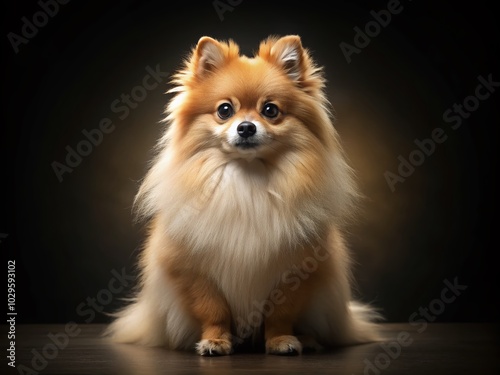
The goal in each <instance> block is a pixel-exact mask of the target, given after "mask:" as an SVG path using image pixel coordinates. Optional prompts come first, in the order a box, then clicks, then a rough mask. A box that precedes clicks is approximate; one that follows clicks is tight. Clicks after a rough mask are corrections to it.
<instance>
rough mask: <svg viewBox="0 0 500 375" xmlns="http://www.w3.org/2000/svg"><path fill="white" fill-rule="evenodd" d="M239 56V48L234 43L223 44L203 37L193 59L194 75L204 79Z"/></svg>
mask: <svg viewBox="0 0 500 375" xmlns="http://www.w3.org/2000/svg"><path fill="white" fill-rule="evenodd" d="M238 54H239V51H238V46H237V45H236V44H234V43H233V42H232V41H229V42H228V43H225V42H222V43H221V42H219V41H217V40H215V39H212V38H210V37H208V36H204V37H201V38H200V40H199V41H198V44H197V45H196V48H195V49H194V52H193V55H192V58H191V64H192V65H191V67H192V73H193V74H194V76H195V77H198V78H204V77H205V76H207V74H210V73H212V72H214V71H216V70H217V69H219V68H220V67H222V66H223V65H224V64H225V63H226V62H227V61H228V60H230V59H232V58H233V57H235V56H236V57H237V56H238Z"/></svg>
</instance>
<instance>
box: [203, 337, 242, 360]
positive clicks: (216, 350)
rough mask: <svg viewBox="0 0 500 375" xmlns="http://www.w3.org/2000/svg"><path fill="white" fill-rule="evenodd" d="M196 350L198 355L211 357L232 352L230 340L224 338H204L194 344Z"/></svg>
mask: <svg viewBox="0 0 500 375" xmlns="http://www.w3.org/2000/svg"><path fill="white" fill-rule="evenodd" d="M196 352H197V353H198V354H199V355H202V356H207V357H213V356H218V355H228V354H231V353H232V352H233V347H232V345H231V341H229V340H225V339H210V340H208V339H205V340H201V341H200V342H199V343H197V344H196Z"/></svg>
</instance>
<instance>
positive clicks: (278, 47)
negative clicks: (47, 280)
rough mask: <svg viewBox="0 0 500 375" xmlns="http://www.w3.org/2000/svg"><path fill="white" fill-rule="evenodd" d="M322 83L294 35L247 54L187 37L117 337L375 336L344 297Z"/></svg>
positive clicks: (341, 179) (271, 345)
mask: <svg viewBox="0 0 500 375" xmlns="http://www.w3.org/2000/svg"><path fill="white" fill-rule="evenodd" d="M325 82H326V81H325V78H324V75H323V72H322V69H321V68H320V67H318V66H317V65H316V64H315V62H314V61H313V59H312V57H311V55H310V53H309V51H308V50H307V49H305V48H304V47H303V46H302V42H301V39H300V37H299V36H296V35H288V36H284V37H274V36H271V37H269V38H268V39H266V40H264V41H263V42H261V44H260V47H259V49H258V52H257V53H256V54H255V56H253V57H246V56H244V55H241V54H240V52H239V47H238V45H237V44H235V43H234V42H233V41H231V40H230V41H219V40H215V39H213V38H210V37H207V36H205V37H202V38H201V39H200V40H199V41H198V43H197V45H196V47H194V48H193V49H192V51H191V53H190V55H189V57H188V58H187V59H186V61H185V62H184V65H183V67H182V68H181V69H180V70H179V71H178V72H177V73H176V74H175V75H173V79H172V86H173V88H172V89H171V90H170V93H172V94H173V96H172V99H171V101H170V102H169V104H168V106H167V109H166V114H167V115H166V119H165V122H166V123H167V124H168V126H167V129H166V131H165V133H164V135H163V136H162V137H161V139H160V140H159V142H158V145H157V155H156V156H155V159H154V161H153V163H152V166H151V168H150V170H149V172H148V173H147V175H146V177H145V178H144V180H143V181H142V184H141V186H140V188H139V191H138V194H137V196H136V202H135V203H136V207H137V212H138V215H139V217H140V218H142V219H144V220H146V221H147V225H148V237H147V241H146V243H145V248H144V251H143V252H142V253H141V257H140V262H139V267H140V284H139V286H138V290H137V292H136V295H135V296H134V298H133V299H132V301H131V302H130V303H129V304H128V306H126V307H125V308H123V309H122V310H121V311H118V312H117V313H116V314H115V318H116V319H115V320H114V321H113V322H112V323H111V324H110V326H109V328H108V330H107V334H108V335H109V336H110V337H111V338H112V339H113V340H114V341H115V342H119V343H136V344H142V345H147V346H165V347H167V348H170V349H178V350H196V352H197V353H198V354H200V355H203V356H213V355H228V354H231V353H232V352H233V350H234V349H235V348H237V347H238V345H240V344H242V343H245V342H251V343H253V344H255V345H257V344H256V343H259V342H260V343H262V347H265V351H266V353H269V354H276V355H298V354H300V353H302V351H303V349H320V348H325V347H332V346H338V345H353V344H360V343H366V342H372V341H376V340H378V339H379V330H378V324H377V322H376V320H377V319H378V318H379V317H380V316H379V315H378V313H377V312H376V310H375V309H374V308H372V307H371V306H369V305H367V304H362V303H360V302H356V301H354V300H353V298H352V293H351V289H352V282H351V274H350V269H351V266H350V264H351V261H350V256H349V251H348V249H347V248H346V244H345V241H344V238H343V234H342V233H343V232H344V231H345V228H346V226H347V225H348V223H349V222H350V219H351V218H352V216H353V213H354V212H355V211H356V206H357V201H358V197H359V193H358V189H357V187H356V184H355V181H354V174H353V171H352V169H351V167H349V165H348V163H347V162H346V157H345V155H344V151H343V150H342V146H341V143H340V139H339V135H338V133H337V132H336V130H335V128H334V126H333V120H332V114H331V105H330V103H329V101H328V99H327V97H326V95H325V91H324V88H325Z"/></svg>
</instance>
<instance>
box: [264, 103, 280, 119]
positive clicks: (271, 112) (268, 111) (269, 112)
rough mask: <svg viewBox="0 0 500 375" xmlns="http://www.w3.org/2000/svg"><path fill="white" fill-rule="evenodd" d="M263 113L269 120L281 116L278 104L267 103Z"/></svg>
mask: <svg viewBox="0 0 500 375" xmlns="http://www.w3.org/2000/svg"><path fill="white" fill-rule="evenodd" d="M261 113H262V114H263V115H264V116H266V117H268V118H275V117H277V116H278V115H279V113H280V110H279V108H278V106H277V105H276V104H273V103H266V104H264V107H263V108H262V112H261Z"/></svg>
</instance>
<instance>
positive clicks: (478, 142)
mask: <svg viewBox="0 0 500 375" xmlns="http://www.w3.org/2000/svg"><path fill="white" fill-rule="evenodd" d="M61 2H62V3H64V1H61ZM396 3H397V2H394V1H390V2H387V1H376V2H373V1H366V2H361V1H350V2H347V1H346V2H341V1H338V2H332V3H331V4H330V3H328V2H323V1H302V2H296V1H250V0H243V1H237V0H232V1H229V0H221V1H216V2H214V1H211V0H207V1H189V2H180V1H178V2H172V3H170V2H166V1H133V0H128V1H119V2H118V1H111V2H98V1H85V2H77V1H71V2H67V4H60V3H57V4H59V5H58V6H57V7H56V6H55V5H54V4H56V3H55V1H53V0H47V1H44V0H42V1H41V2H35V1H32V2H28V1H16V2H9V3H8V5H4V10H3V17H4V31H3V35H4V40H3V61H4V63H5V65H4V82H3V85H2V89H3V100H2V106H3V110H2V115H3V121H2V130H1V133H0V134H1V135H0V142H1V149H0V153H1V159H0V160H1V176H2V177H1V181H2V183H1V189H2V194H1V207H2V210H1V215H0V241H1V242H0V253H2V254H3V256H5V257H6V260H5V263H4V265H3V266H2V267H4V268H7V259H12V260H15V261H16V278H17V283H16V292H17V293H16V298H17V302H16V303H17V305H16V307H17V311H18V317H17V320H18V322H27V323H29V322H60V323H64V322H67V321H69V320H75V321H77V322H105V321H107V317H106V315H105V313H106V312H111V311H113V310H114V309H115V308H116V307H118V306H120V305H121V301H120V299H121V298H123V297H125V296H126V295H127V292H128V291H129V290H130V288H131V286H132V285H133V281H131V278H132V276H133V275H135V274H136V269H135V266H134V265H135V260H136V257H137V255H138V252H139V249H140V244H141V241H142V237H143V229H142V227H141V226H140V225H136V224H134V223H133V217H132V214H131V204H132V201H133V197H134V194H135V192H136V189H137V187H138V181H139V180H140V179H141V177H142V176H143V175H144V173H145V171H146V168H147V165H148V160H149V159H150V158H151V155H152V153H151V148H152V146H153V145H154V143H155V140H156V139H157V137H158V136H159V134H160V132H161V125H160V124H159V121H160V120H161V119H162V111H163V109H164V105H165V103H166V102H167V100H168V99H169V96H168V95H166V94H165V91H166V89H167V88H168V85H167V80H168V78H166V77H165V75H166V73H172V72H174V71H175V69H177V68H178V67H179V65H180V63H181V60H182V59H183V58H184V57H185V56H186V53H187V52H188V51H189V49H190V48H191V47H192V46H193V45H194V44H195V43H196V41H197V40H198V38H199V37H200V36H202V35H210V36H213V37H215V38H221V39H228V38H232V39H234V40H235V41H236V42H237V43H239V44H240V47H241V50H242V52H244V53H245V54H251V53H252V52H253V51H254V50H255V49H256V48H257V47H258V43H259V41H260V40H262V39H264V38H265V37H267V36H268V35H270V34H278V35H285V34H299V35H301V37H302V41H303V44H304V46H306V47H307V48H309V49H310V51H311V52H312V54H313V56H314V58H315V60H316V61H317V62H318V63H319V64H320V65H323V66H324V67H325V74H326V77H327V79H328V95H329V98H330V99H331V101H332V102H333V105H334V107H335V111H336V127H337V129H338V131H339V132H340V134H341V136H342V138H343V141H344V145H345V148H346V152H347V155H348V157H349V160H350V164H351V165H352V166H353V167H354V168H355V169H356V171H357V174H358V181H359V185H360V188H361V190H362V192H363V194H364V195H365V196H366V199H365V201H364V202H363V211H362V214H361V215H360V217H359V220H358V221H357V223H356V224H355V225H353V227H352V228H351V231H350V234H349V240H350V243H351V248H352V251H353V256H354V259H355V260H356V268H355V271H354V274H355V277H356V279H357V284H358V285H357V290H358V292H357V294H358V295H359V296H360V298H362V299H363V300H365V301H370V302H373V303H374V304H375V305H376V306H379V307H380V308H381V309H382V310H383V311H384V314H385V315H386V317H387V319H388V320H389V321H408V319H409V318H410V316H411V315H412V314H413V313H414V312H418V311H419V309H420V308H421V307H423V308H426V307H432V308H433V310H434V311H437V310H439V314H435V315H438V316H437V321H485V320H495V319H497V314H495V309H493V308H492V304H493V302H494V299H495V297H496V296H498V291H497V284H496V279H497V277H496V276H495V272H497V271H496V270H497V268H498V267H497V266H496V264H495V263H494V261H493V259H494V253H495V252H496V251H495V250H498V244H497V242H496V241H495V233H494V231H496V228H497V225H498V224H497V222H498V220H497V215H496V212H497V207H496V204H497V199H496V190H497V183H496V182H495V180H494V177H495V175H496V174H497V172H498V169H497V163H496V160H497V156H496V153H497V149H498V147H497V144H498V138H497V134H498V132H497V131H496V127H497V126H498V125H499V119H500V116H499V113H500V111H499V105H498V103H499V101H498V98H499V95H500V94H499V93H498V92H496V91H499V88H498V84H495V83H490V84H489V85H488V87H485V84H484V81H488V80H489V81H493V82H499V81H500V72H499V70H498V66H499V60H498V56H499V42H498V35H499V32H498V28H497V26H496V25H495V24H496V23H497V19H498V15H495V12H494V11H493V10H492V9H491V8H490V7H489V6H487V5H485V4H484V3H482V2H479V1H476V2H473V3H469V2H467V3H465V4H464V5H461V4H460V3H459V2H451V1H446V2H434V3H432V4H429V3H431V2H423V1H409V0H402V1H401V2H400V4H399V6H396V5H395V4H396ZM42 4H46V5H43V6H42ZM223 4H225V5H223ZM231 4H232V5H231ZM216 6H217V7H218V9H219V10H218V11H217V10H216ZM388 7H391V9H395V10H396V12H397V14H392V15H391V19H390V21H389V20H388V17H387V14H388V13H387V12H381V11H382V10H386V9H387V8H388ZM44 8H45V10H43V9H44ZM372 11H373V12H376V13H377V14H379V16H374V15H373V14H374V13H373V12H372ZM41 12H44V13H45V14H47V13H50V14H49V15H44V14H41ZM24 17H25V18H24ZM377 17H381V18H380V21H379V22H382V23H387V25H386V26H385V27H382V26H380V24H378V25H379V26H377V24H375V23H374V19H375V18H377ZM384 17H385V18H384ZM30 24H31V26H30ZM37 25H38V26H37ZM355 27H357V28H359V29H355ZM358 30H362V31H365V32H366V33H368V34H370V35H371V37H370V36H369V35H368V37H362V36H358V37H356V34H357V33H359V32H358ZM14 34H16V35H14ZM21 38H24V39H21ZM367 38H369V40H368V39H367ZM347 44H349V45H350V46H351V47H349V46H347ZM341 46H343V48H344V50H345V49H346V48H351V49H352V48H357V49H356V50H354V49H352V50H350V51H351V52H352V51H355V52H353V53H352V54H350V55H349V56H348V57H347V58H346V52H343V50H342V47H341ZM16 50H17V52H16ZM348 60H350V62H349V61H348ZM155 71H156V73H151V72H155ZM148 74H149V75H150V76H151V77H152V78H151V79H146V81H144V79H145V77H146V76H147V75H148ZM480 77H482V78H480ZM155 82H157V83H159V84H158V85H155ZM481 82H483V83H481ZM479 85H483V88H480V89H479V91H478V92H477V93H476V89H477V88H478V86H479ZM495 85H496V86H495ZM488 89H489V90H490V91H488ZM122 95H124V96H122ZM127 95H130V96H131V99H128V98H127ZM464 101H465V102H464ZM458 105H461V106H462V107H463V108H464V109H460V107H458ZM450 111H452V112H454V111H462V114H458V115H457V114H456V113H453V114H451V112H450ZM443 116H444V117H443ZM450 116H455V117H450ZM456 116H459V117H456ZM107 119H109V121H108V120H107ZM459 125H460V126H459ZM100 126H101V127H102V128H101V130H99V132H100V133H101V135H99V132H98V131H96V129H99V127H100ZM454 128H456V129H454ZM435 129H437V130H435ZM439 129H442V130H439ZM433 136H434V137H435V140H438V141H440V143H437V142H435V141H434V145H431V144H430V142H428V141H427V142H426V141H425V139H429V138H432V137H433ZM88 137H91V138H92V139H93V142H94V144H92V143H90V141H89V139H88ZM444 138H446V139H444ZM415 140H419V141H420V143H421V144H423V145H424V146H421V147H424V148H425V147H426V152H427V155H426V154H424V152H423V151H418V150H420V149H419V146H418V144H417V143H418V142H417V143H416V141H415ZM422 142H423V143H422ZM71 150H73V151H71ZM415 150H417V151H415ZM74 151H76V152H80V153H81V154H85V155H84V156H81V157H78V156H75V155H74V154H72V153H73V152H74ZM68 153H69V154H72V156H69V157H68V156H67V155H68ZM67 157H68V160H66V158H67ZM403 159H404V160H406V161H409V160H410V159H411V161H412V163H414V164H417V165H416V166H414V167H409V166H408V165H406V167H404V166H400V164H401V163H402V164H405V163H406V162H405V161H402V160H403ZM54 162H58V163H61V164H54ZM68 163H69V165H68ZM63 164H64V165H66V167H62V165H63ZM56 165H57V168H58V169H59V177H58V176H57V173H56V172H55V171H54V167H55V166H56ZM61 168H66V169H61ZM398 168H400V172H401V176H402V177H401V176H400V177H397V178H398V181H399V182H396V183H395V184H394V185H393V189H391V187H390V186H389V184H388V182H387V178H388V177H387V176H389V175H390V176H392V177H391V178H392V179H394V178H396V177H395V176H396V175H398V173H399V172H398ZM405 168H406V169H405ZM70 169H71V170H72V171H71V172H69V170H70ZM388 172H390V173H393V175H392V174H389V173H388ZM403 179H404V182H403ZM60 180H62V181H60ZM393 190H394V191H393ZM120 274H121V276H117V275H120ZM113 280H114V281H113ZM444 280H448V281H449V282H451V283H452V284H453V283H458V284H460V285H467V289H466V290H462V291H461V292H460V295H459V297H458V298H456V299H455V300H454V301H453V302H450V303H448V302H446V303H443V304H439V303H437V302H435V299H436V298H437V299H438V300H440V299H441V292H442V291H443V289H444V288H445V287H446V284H445V283H444ZM433 301H434V302H433ZM441 307H442V308H441Z"/></svg>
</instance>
